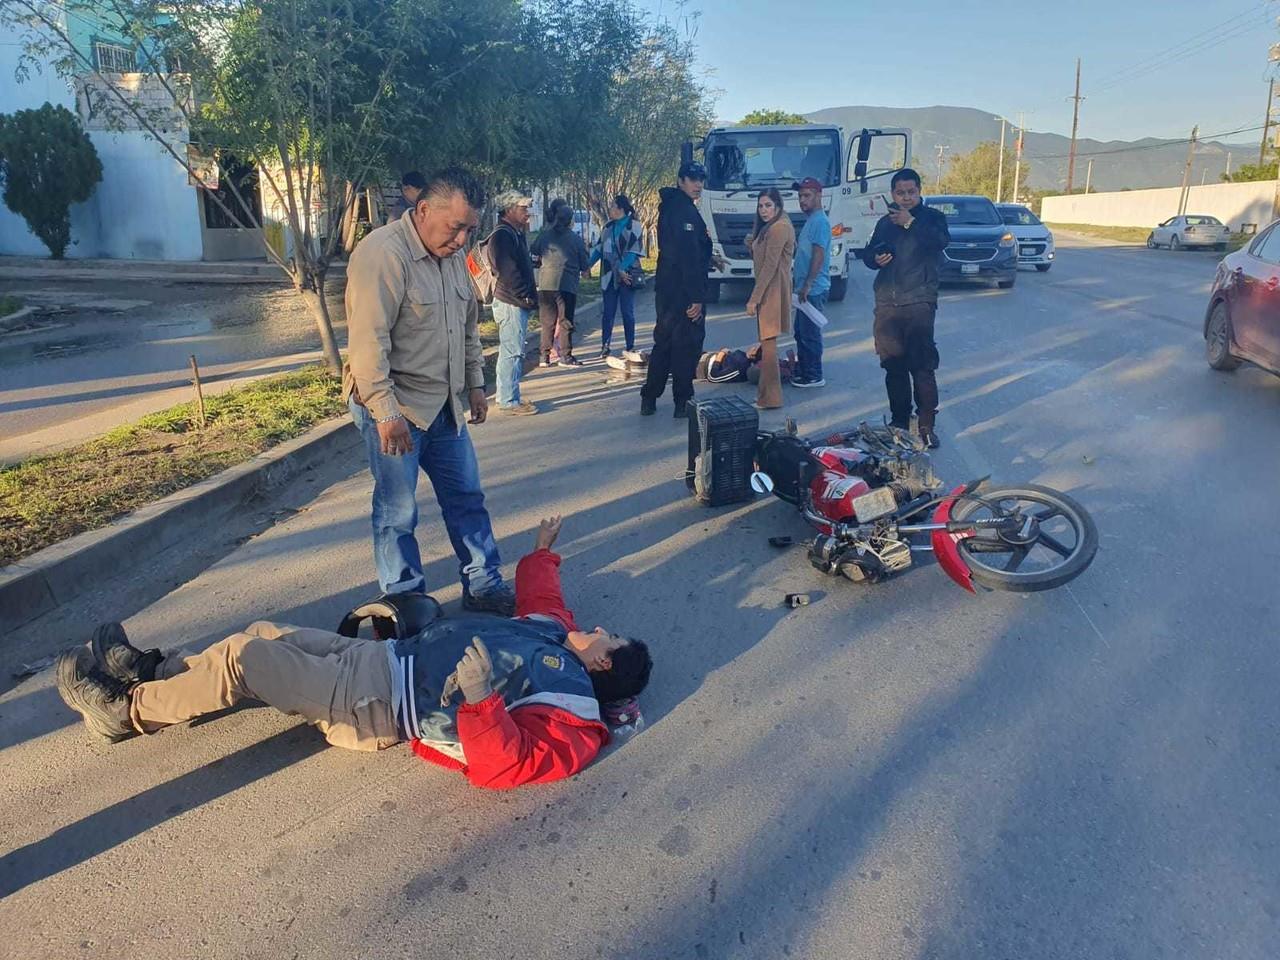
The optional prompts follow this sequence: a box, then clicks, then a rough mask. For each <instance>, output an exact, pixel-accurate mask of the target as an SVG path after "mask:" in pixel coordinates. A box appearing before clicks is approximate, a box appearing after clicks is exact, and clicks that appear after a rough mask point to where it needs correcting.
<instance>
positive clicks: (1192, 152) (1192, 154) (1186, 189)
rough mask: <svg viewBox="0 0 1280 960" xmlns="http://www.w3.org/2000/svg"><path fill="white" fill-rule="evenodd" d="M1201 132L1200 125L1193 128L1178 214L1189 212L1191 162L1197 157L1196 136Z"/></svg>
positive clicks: (1188, 145)
mask: <svg viewBox="0 0 1280 960" xmlns="http://www.w3.org/2000/svg"><path fill="white" fill-rule="evenodd" d="M1199 134H1200V125H1199V124H1196V125H1195V126H1194V127H1192V128H1191V142H1190V143H1188V144H1187V165H1186V166H1185V167H1184V168H1183V169H1182V194H1181V195H1180V196H1179V197H1178V216H1182V215H1183V214H1184V213H1186V212H1187V197H1188V195H1189V194H1190V193H1191V164H1192V163H1193V162H1194V161H1195V158H1196V137H1197V136H1199Z"/></svg>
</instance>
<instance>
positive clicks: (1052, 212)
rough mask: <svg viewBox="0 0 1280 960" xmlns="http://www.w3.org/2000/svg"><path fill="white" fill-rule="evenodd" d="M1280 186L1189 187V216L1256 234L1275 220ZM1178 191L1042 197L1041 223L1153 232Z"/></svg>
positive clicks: (1171, 211)
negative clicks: (1250, 226)
mask: <svg viewBox="0 0 1280 960" xmlns="http://www.w3.org/2000/svg"><path fill="white" fill-rule="evenodd" d="M1277 188H1280V181H1276V180H1260V181H1257V182H1254V183H1213V184H1207V185H1205V186H1203V187H1200V186H1194V187H1192V188H1191V191H1190V197H1189V198H1188V200H1187V210H1186V212H1187V213H1192V214H1207V215H1209V216H1213V217H1217V218H1218V219H1219V220H1221V221H1222V222H1223V223H1225V224H1226V225H1227V226H1229V227H1230V228H1231V229H1232V230H1236V231H1238V230H1240V229H1241V227H1242V225H1243V224H1246V223H1253V224H1257V227H1258V229H1259V230H1261V229H1262V228H1263V227H1265V226H1266V225H1267V224H1268V223H1270V222H1271V221H1272V220H1273V219H1275V217H1276V212H1275V209H1276V196H1277ZM1181 194H1182V189H1181V188H1180V187H1162V188H1160V189H1157V190H1125V191H1121V192H1117V193H1090V194H1087V195H1086V194H1077V195H1071V196H1061V197H1045V198H1044V199H1043V200H1042V201H1041V206H1040V219H1041V220H1046V221H1048V222H1049V223H1089V224H1093V225H1095V226H1107V227H1154V226H1155V225H1156V224H1157V223H1162V222H1163V221H1165V220H1168V219H1169V218H1170V217H1173V216H1176V215H1177V213H1178V199H1179V197H1180V196H1181Z"/></svg>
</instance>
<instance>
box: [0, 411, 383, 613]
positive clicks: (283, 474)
mask: <svg viewBox="0 0 1280 960" xmlns="http://www.w3.org/2000/svg"><path fill="white" fill-rule="evenodd" d="M360 446H361V440H360V434H359V433H358V432H357V431H356V428H355V425H354V424H353V423H352V422H351V419H350V417H347V416H343V417H339V418H335V419H333V420H328V421H326V422H324V423H322V424H320V425H318V426H316V427H313V428H312V429H311V430H309V431H307V432H306V433H304V434H303V435H302V436H300V437H295V438H294V439H292V440H286V441H285V442H284V443H281V444H277V445H276V446H274V447H272V448H271V449H269V450H264V451H263V452H262V453H260V454H258V455H257V456H255V457H253V458H252V459H250V460H246V461H245V462H244V463H242V464H239V465H238V466H235V467H232V468H231V469H229V470H224V471H223V472H222V473H219V474H216V475H215V476H212V477H209V478H208V479H207V480H202V481H200V482H199V483H197V484H195V485H194V486H191V487H187V488H186V489H185V490H179V491H178V492H177V493H173V494H170V495H169V496H167V497H165V498H163V499H161V500H157V501H156V502H155V503H150V504H147V505H146V506H144V507H140V508H139V509H138V510H135V511H134V512H133V513H131V514H129V515H128V516H126V517H122V518H120V519H119V520H116V521H114V522H112V523H110V524H108V525H107V526H105V527H102V528H101V529H98V530H89V531H87V532H85V533H82V534H79V535H78V536H74V537H71V538H70V539H69V540H64V541H62V542H61V543H55V544H53V545H52V546H49V547H46V548H45V549H43V550H41V551H39V552H37V553H34V554H32V555H31V556H29V557H26V558H24V559H22V560H20V561H18V562H17V563H15V564H12V565H11V566H7V567H4V568H0V634H4V633H8V632H9V631H11V630H14V629H17V628H18V627H21V626H22V625H23V624H25V623H28V622H30V621H31V620H34V619H35V618H36V617H38V616H41V615H42V614H45V613H48V612H49V611H51V610H53V609H56V608H57V607H59V606H61V605H62V604H64V603H66V602H67V601H69V600H72V599H74V598H75V597H76V596H78V595H79V594H81V593H83V592H84V591H85V590H86V589H88V588H89V586H90V585H97V583H100V582H101V581H102V580H104V579H109V578H110V577H111V576H114V575H118V574H119V573H120V572H121V571H124V570H127V569H128V568H129V566H130V565H131V564H133V563H136V562H138V560H139V558H140V557H142V556H144V555H149V554H153V553H159V552H160V551H162V550H164V549H166V548H168V547H171V546H173V545H174V544H175V543H177V542H179V541H180V540H182V539H184V538H187V537H192V536H200V535H201V534H202V532H203V531H205V530H207V529H208V528H209V526H210V524H211V523H216V522H217V520H218V519H219V517H221V516H225V515H226V514H227V513H229V512H230V511H232V510H234V509H235V508H237V507H239V506H241V505H242V504H244V503H245V502H246V501H249V500H252V499H253V498H254V497H256V496H259V495H260V494H262V493H265V492H266V491H268V490H271V489H274V488H275V487H278V486H281V485H282V484H284V483H287V482H288V481H289V480H291V479H293V478H294V477H296V476H297V475H298V474H300V473H302V472H304V471H305V470H307V469H309V468H311V467H313V466H315V465H316V464H318V463H321V462H323V461H325V460H328V459H331V458H333V457H336V456H342V455H344V454H347V453H353V452H356V451H357V450H358V449H359V448H360Z"/></svg>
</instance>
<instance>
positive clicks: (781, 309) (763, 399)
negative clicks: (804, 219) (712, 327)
mask: <svg viewBox="0 0 1280 960" xmlns="http://www.w3.org/2000/svg"><path fill="white" fill-rule="evenodd" d="M747 245H748V246H749V247H750V248H751V259H752V262H753V263H754V264H755V274H756V285H755V288H754V289H753V290H752V291H751V297H750V298H749V299H748V300H747V313H748V314H749V315H750V316H753V317H755V318H756V323H757V325H758V326H759V328H760V384H759V386H758V387H757V388H756V406H757V407H758V408H759V409H761V410H776V409H777V408H778V407H781V406H782V376H781V374H780V373H779V372H778V336H779V335H780V334H783V333H789V332H790V331H791V311H792V307H791V258H792V257H794V256H795V252H796V231H795V228H794V227H793V226H791V218H790V217H788V216H787V215H786V214H785V213H784V212H783V210H782V195H781V194H780V193H778V188H777V187H770V188H769V189H767V190H764V191H763V192H761V194H760V199H759V200H758V201H757V203H756V223H755V227H754V228H753V229H752V231H751V236H750V237H748V238H747Z"/></svg>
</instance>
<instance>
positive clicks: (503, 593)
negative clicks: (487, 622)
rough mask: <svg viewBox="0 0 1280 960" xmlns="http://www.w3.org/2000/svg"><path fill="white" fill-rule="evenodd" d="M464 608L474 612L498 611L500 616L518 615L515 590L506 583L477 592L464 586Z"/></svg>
mask: <svg viewBox="0 0 1280 960" xmlns="http://www.w3.org/2000/svg"><path fill="white" fill-rule="evenodd" d="M462 609H464V610H470V611H471V612H472V613H496V614H497V615H498V616H500V617H514V616H515V615H516V595H515V591H513V590H512V589H511V588H510V587H509V586H507V585H506V584H505V583H500V584H498V586H496V587H494V588H493V589H491V590H486V591H485V592H484V593H477V594H473V593H472V592H471V591H470V590H467V589H465V588H464V589H463V591H462Z"/></svg>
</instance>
